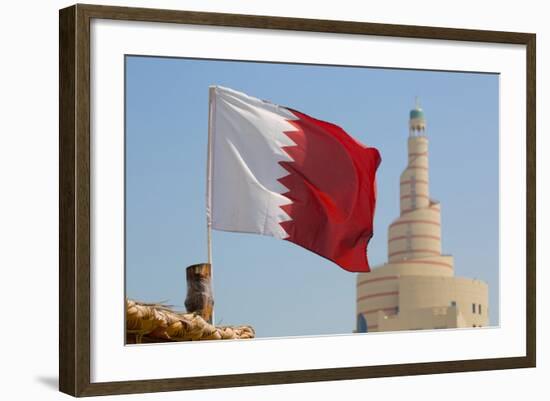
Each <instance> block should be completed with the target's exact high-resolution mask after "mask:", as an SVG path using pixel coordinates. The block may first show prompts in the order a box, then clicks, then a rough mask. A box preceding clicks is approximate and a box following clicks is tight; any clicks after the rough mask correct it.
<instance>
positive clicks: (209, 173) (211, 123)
mask: <svg viewBox="0 0 550 401" xmlns="http://www.w3.org/2000/svg"><path fill="white" fill-rule="evenodd" d="M215 90H216V88H215V87H213V86H210V87H209V88H208V145H207V154H206V246H207V254H208V264H209V265H210V280H211V285H212V287H213V286H214V268H213V266H212V130H213V128H214V107H215V102H214V96H215ZM212 292H213V290H212ZM212 296H213V295H212ZM212 324H215V323H214V307H212Z"/></svg>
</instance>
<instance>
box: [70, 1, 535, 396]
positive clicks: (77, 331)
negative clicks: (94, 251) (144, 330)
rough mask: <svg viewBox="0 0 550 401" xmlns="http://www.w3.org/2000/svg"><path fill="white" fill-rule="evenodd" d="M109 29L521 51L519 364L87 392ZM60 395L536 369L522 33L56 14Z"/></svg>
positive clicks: (336, 371)
mask: <svg viewBox="0 0 550 401" xmlns="http://www.w3.org/2000/svg"><path fill="white" fill-rule="evenodd" d="M92 19H109V20H123V21H140V22H161V23H172V24H191V25H202V26H217V27H239V28H256V29H273V30H285V31H307V32H312V33H339V34H354V35H371V36H380V37H399V38H415V39H438V40H446V41H468V42H485V43H499V44H516V45H523V46H525V48H526V55H527V57H526V60H525V63H526V72H527V74H526V76H527V82H526V89H527V92H526V100H527V104H526V110H527V119H526V121H525V124H526V134H527V135H526V138H525V140H526V148H527V155H526V160H527V166H526V171H527V176H526V184H527V193H526V205H527V208H526V210H527V214H526V222H527V226H526V240H527V241H526V244H525V246H526V255H527V258H526V260H525V266H526V267H525V271H526V296H527V297H526V311H525V313H526V326H525V333H526V335H525V338H526V345H525V347H526V355H525V356H521V357H503V358H491V359H468V360H453V361H439V362H429V363H405V364H398V365H379V366H365V367H338V368H336V367H335V368H328V369H327V368H323V369H312V370H296V371H278V372H256V373H246V374H245V373H243V374H227V375H221V376H199V377H182V378H166V379H152V380H130V381H116V382H97V383H93V382H91V379H90V364H91V353H90V347H91V340H92V339H91V333H90V319H91V315H90V297H91V293H90V269H91V265H90V254H91V251H90V240H91V239H90V209H91V207H90V199H91V193H90V190H91V189H90V175H91V173H92V172H91V166H90V132H91V131H90V122H91V111H90V90H91V89H90V88H91V82H90V68H91V65H90V22H91V21H92ZM59 29H60V35H59V49H60V53H59V57H60V58H59V61H60V64H59V66H60V67H59V74H60V75H59V93H60V103H59V125H60V141H59V151H60V165H59V182H60V186H59V188H60V190H59V191H60V192H59V225H60V238H59V257H60V264H59V284H60V285H59V321H60V325H59V388H60V391H62V392H64V393H67V394H70V395H73V396H94V395H106V394H124V393H144V392H155V391H174V390H188V389H206V388H220V387H235V386H251V385H267V384H281V383H299V382H314V381H325V380H347V379H363V378H375V377H389V376H402V375H421V374H434V373H450V372H466V371H480V370H494V369H511V368H527V367H534V366H535V362H536V311H535V309H536V306H535V300H536V292H535V291H536V272H535V270H536V269H535V250H536V233H535V231H536V201H535V196H536V187H535V185H536V184H535V179H536V165H535V159H536V153H535V144H536V142H535V141H536V139H535V120H536V105H535V99H536V94H535V74H536V71H535V65H536V59H535V49H536V37H535V35H534V34H530V33H514V32H495V31H482V30H467V29H450V28H436V27H421V26H404V25H391V24H373V23H362V22H350V21H329V20H313V19H299V18H283V17H268V16H253V15H237V14H219V13H203V12H191V11H174V10H156V9H142V8H126V7H110V6H96V5H80V4H79V5H74V6H72V7H68V8H65V9H62V10H60V14H59Z"/></svg>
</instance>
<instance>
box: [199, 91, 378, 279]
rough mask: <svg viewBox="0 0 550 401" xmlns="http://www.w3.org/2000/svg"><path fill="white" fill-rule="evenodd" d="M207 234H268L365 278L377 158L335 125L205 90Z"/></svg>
mask: <svg viewBox="0 0 550 401" xmlns="http://www.w3.org/2000/svg"><path fill="white" fill-rule="evenodd" d="M209 133H210V139H209V166H208V171H209V173H208V191H207V217H208V222H209V225H210V226H211V228H213V229H216V230H223V231H233V232H246V233H256V234H262V235H270V236H273V237H276V238H279V239H284V240H287V241H290V242H293V243H295V244H297V245H300V246H301V247H303V248H306V249H308V250H310V251H312V252H315V253H316V254H318V255H320V256H323V257H325V258H327V259H329V260H331V261H333V262H334V263H336V264H338V265H339V266H340V267H342V268H343V269H345V270H348V271H351V272H368V271H370V269H369V263H368V258H367V244H368V243H369V240H370V238H371V237H372V235H373V217H374V209H375V204H376V181H375V173H376V169H377V168H378V165H379V164H380V154H379V152H378V150H376V149H374V148H369V147H366V146H365V145H363V144H361V143H360V142H359V141H357V140H355V139H354V138H352V137H351V136H349V135H348V134H347V133H346V132H345V131H344V130H343V129H342V128H340V127H338V126H337V125H334V124H331V123H328V122H325V121H321V120H317V119H315V118H313V117H310V116H308V115H306V114H304V113H301V112H299V111H296V110H293V109H291V108H287V107H283V106H279V105H277V104H273V103H270V102H267V101H265V100H260V99H257V98H254V97H252V96H248V95H246V94H244V93H241V92H237V91H235V90H232V89H228V88H223V87H220V86H213V87H210V121H209Z"/></svg>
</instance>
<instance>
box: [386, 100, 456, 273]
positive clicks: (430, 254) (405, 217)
mask: <svg viewBox="0 0 550 401" xmlns="http://www.w3.org/2000/svg"><path fill="white" fill-rule="evenodd" d="M428 156H429V155H428V137H427V136H426V119H425V117H424V112H423V111H422V109H421V108H420V106H419V105H418V102H417V105H416V107H415V108H414V109H413V110H411V112H410V119H409V138H408V144H407V160H408V161H407V167H406V168H405V170H404V171H403V173H402V174H401V178H400V180H399V195H400V196H399V199H400V216H399V217H398V218H397V219H396V220H395V221H394V222H393V223H392V224H391V225H390V227H389V232H388V261H390V262H402V263H403V262H407V261H409V262H410V263H414V264H418V263H420V262H419V261H424V260H426V259H427V258H429V260H430V262H438V263H445V264H446V265H448V268H449V269H451V270H452V268H453V265H452V260H449V257H443V258H441V218H440V212H441V210H440V205H439V202H437V201H435V200H433V199H431V198H430V174H429V157H428ZM434 257H435V258H434ZM447 273H449V272H447Z"/></svg>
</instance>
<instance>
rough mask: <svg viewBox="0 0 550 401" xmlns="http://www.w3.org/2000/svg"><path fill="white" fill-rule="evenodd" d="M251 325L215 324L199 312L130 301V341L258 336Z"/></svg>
mask: <svg viewBox="0 0 550 401" xmlns="http://www.w3.org/2000/svg"><path fill="white" fill-rule="evenodd" d="M254 336H255V333H254V329H253V328H252V327H251V326H217V327H216V326H213V325H211V324H210V323H208V322H207V321H205V320H204V319H203V318H202V317H201V316H200V315H198V314H197V313H182V312H176V311H174V310H172V309H171V308H170V307H168V306H166V305H162V304H147V303H142V302H137V301H132V300H126V337H127V343H130V344H135V343H150V342H170V341H199V340H230V339H246V338H254Z"/></svg>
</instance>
